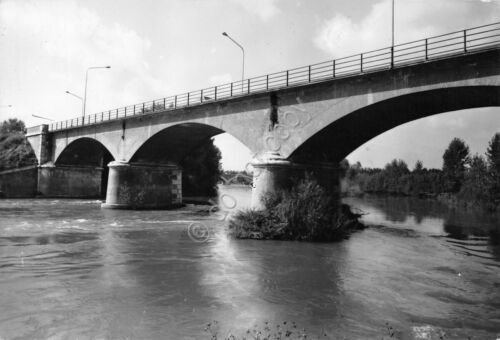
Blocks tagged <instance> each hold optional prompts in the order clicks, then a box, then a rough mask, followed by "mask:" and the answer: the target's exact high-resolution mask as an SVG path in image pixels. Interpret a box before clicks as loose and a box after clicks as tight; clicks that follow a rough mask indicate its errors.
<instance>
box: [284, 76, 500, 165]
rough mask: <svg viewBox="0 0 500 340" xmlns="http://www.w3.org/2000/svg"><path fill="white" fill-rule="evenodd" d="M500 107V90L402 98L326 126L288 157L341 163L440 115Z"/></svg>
mask: <svg viewBox="0 0 500 340" xmlns="http://www.w3.org/2000/svg"><path fill="white" fill-rule="evenodd" d="M492 106H500V87H498V86H470V87H453V88H443V89H437V90H430V91H422V92H416V93H411V94H407V95H402V96H398V97H394V98H391V99H387V100H385V101H381V102H378V103H375V104H373V105H369V106H366V107H364V108H362V109H360V110H357V111H354V112H352V113H349V114H348V115H346V116H344V117H342V118H340V119H338V120H337V121H335V122H333V123H331V124H330V125H328V126H326V127H325V128H323V129H322V130H320V131H319V132H318V133H316V134H315V135H313V136H312V137H310V138H309V139H308V140H306V141H305V142H304V143H303V144H302V145H301V146H299V147H298V148H297V149H296V150H295V151H294V152H293V153H292V154H291V155H290V157H289V159H290V160H292V161H296V162H334V163H338V162H340V161H341V160H342V159H344V158H345V157H347V155H349V154H350V153H351V152H352V151H354V150H356V149H357V148H358V147H360V146H361V145H363V144H364V143H366V142H368V141H369V140H371V139H372V138H375V137H376V136H378V135H380V134H382V133H384V132H386V131H389V130H391V129H393V128H395V127H397V126H399V125H402V124H405V123H408V122H411V121H414V120H417V119H420V118H424V117H428V116H432V115H435V114H439V113H444V112H449V111H457V110H464V109H473V108H480V107H492Z"/></svg>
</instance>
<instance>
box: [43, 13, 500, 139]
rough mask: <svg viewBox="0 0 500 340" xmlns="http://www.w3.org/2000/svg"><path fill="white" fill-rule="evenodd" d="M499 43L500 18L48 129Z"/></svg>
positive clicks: (388, 66)
mask: <svg viewBox="0 0 500 340" xmlns="http://www.w3.org/2000/svg"><path fill="white" fill-rule="evenodd" d="M498 47H500V22H497V23H493V24H489V25H483V26H479V27H474V28H470V29H466V30H462V31H456V32H452V33H447V34H442V35H438V36H434V37H430V38H425V39H421V40H416V41H412V42H409V43H404V44H399V45H395V46H391V47H386V48H381V49H378V50H374V51H370V52H365V53H361V54H356V55H352V56H349V57H345V58H339V59H335V60H331V61H326V62H322V63H318V64H313V65H308V66H304V67H299V68H294V69H290V70H286V71H282V72H277V73H272V74H267V75H264V76H259V77H255V78H249V79H244V80H239V81H235V82H232V83H229V84H224V85H219V86H215V87H210V88H205V89H201V90H197V91H192V92H187V93H184V94H180V95H175V96H170V97H165V98H161V99H157V100H153V101H149V102H144V103H140V104H135V105H130V106H125V107H120V108H117V109H113V110H108V111H103V112H99V113H95V114H92V115H88V116H85V117H79V118H73V119H68V120H65V121H60V122H55V123H52V124H50V125H49V131H57V130H64V129H71V128H75V127H80V126H84V125H85V126H86V125H93V124H99V123H101V122H105V121H110V120H117V119H123V118H128V117H134V116H137V115H144V114H152V113H157V112H165V111H171V110H176V109H179V108H185V107H191V106H196V105H201V104H204V103H208V102H215V101H220V100H226V99H229V98H235V97H241V96H246V95H249V94H255V93H260V92H267V91H275V90H278V89H282V88H287V87H293V86H298V85H304V84H310V83H318V82H322V81H326V80H331V79H336V78H345V77H352V76H356V75H359V74H363V73H368V72H377V71H383V70H387V69H392V68H394V67H401V66H407V65H411V64H415V63H421V62H425V61H429V60H436V59H442V58H448V57H452V56H456V55H460V54H466V53H469V52H477V51H481V50H487V49H492V48H498Z"/></svg>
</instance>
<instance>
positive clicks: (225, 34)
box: [222, 32, 245, 92]
mask: <svg viewBox="0 0 500 340" xmlns="http://www.w3.org/2000/svg"><path fill="white" fill-rule="evenodd" d="M222 35H223V36H225V37H228V38H229V39H230V40H231V41H232V42H233V43H235V44H236V45H237V46H238V47H239V48H241V52H243V64H242V68H241V92H243V80H244V79H245V49H244V48H243V46H241V45H240V44H238V42H237V41H236V40H234V39H233V38H231V37H230V36H229V34H227V33H226V32H222Z"/></svg>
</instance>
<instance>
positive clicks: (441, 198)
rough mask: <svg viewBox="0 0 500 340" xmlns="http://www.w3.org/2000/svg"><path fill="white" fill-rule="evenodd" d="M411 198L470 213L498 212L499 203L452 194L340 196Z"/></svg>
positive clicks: (353, 193)
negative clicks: (434, 202) (430, 201)
mask: <svg viewBox="0 0 500 340" xmlns="http://www.w3.org/2000/svg"><path fill="white" fill-rule="evenodd" d="M371 196H375V197H411V198H418V199H422V200H433V201H436V202H440V203H443V204H446V205H447V206H449V207H450V208H456V209H467V210H471V211H480V212H486V213H487V212H491V213H495V212H500V202H498V203H494V202H483V201H478V200H472V201H471V200H465V199H462V198H460V195H458V194H452V193H428V192H421V193H417V194H404V193H400V192H381V191H374V192H367V191H365V192H363V191H359V190H356V191H353V190H351V191H344V192H342V194H341V197H343V198H348V197H371Z"/></svg>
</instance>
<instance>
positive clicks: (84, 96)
mask: <svg viewBox="0 0 500 340" xmlns="http://www.w3.org/2000/svg"><path fill="white" fill-rule="evenodd" d="M97 68H111V66H92V67H89V68H88V69H87V72H86V73H85V91H84V94H83V113H82V116H83V118H84V119H85V104H86V103H87V82H88V79H89V70H93V69H97Z"/></svg>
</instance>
